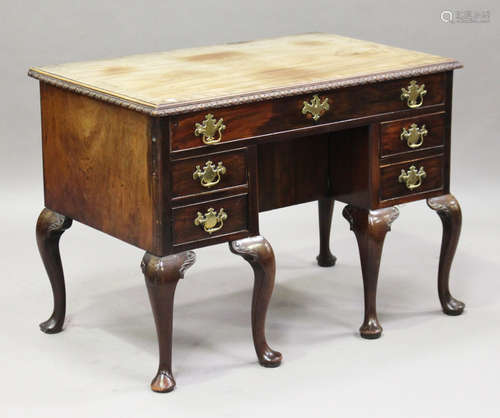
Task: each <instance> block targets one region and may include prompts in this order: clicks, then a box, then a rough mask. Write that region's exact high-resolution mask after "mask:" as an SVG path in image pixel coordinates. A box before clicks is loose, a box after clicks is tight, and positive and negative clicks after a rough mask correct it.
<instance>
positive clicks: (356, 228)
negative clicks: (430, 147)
mask: <svg viewBox="0 0 500 418" xmlns="http://www.w3.org/2000/svg"><path fill="white" fill-rule="evenodd" d="M342 214H343V216H344V218H346V219H347V221H349V223H350V225H351V230H352V231H353V232H354V234H355V235H356V239H357V241H358V247H359V256H360V259H361V270H362V273H363V285H364V297H365V318H364V321H363V325H361V328H360V330H359V331H360V333H361V336H362V337H363V338H368V339H374V338H379V337H380V336H381V335H382V326H381V325H380V323H379V321H378V318H377V282H378V273H379V268H380V258H381V256H382V249H383V246H384V239H385V235H386V233H387V232H388V231H390V230H391V224H392V222H394V220H395V219H396V218H397V217H398V215H399V211H398V209H397V208H395V207H392V208H386V209H378V210H368V209H360V208H357V207H354V206H351V205H347V206H346V207H345V208H344V211H343V212H342Z"/></svg>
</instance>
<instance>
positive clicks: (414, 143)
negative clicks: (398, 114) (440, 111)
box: [400, 123, 429, 148]
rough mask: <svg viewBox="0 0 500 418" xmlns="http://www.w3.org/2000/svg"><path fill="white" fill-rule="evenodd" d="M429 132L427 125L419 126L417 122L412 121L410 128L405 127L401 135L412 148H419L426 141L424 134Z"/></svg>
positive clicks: (402, 139)
mask: <svg viewBox="0 0 500 418" xmlns="http://www.w3.org/2000/svg"><path fill="white" fill-rule="evenodd" d="M428 133H429V132H428V131H427V129H426V128H425V125H422V127H421V128H419V127H418V126H417V124H416V123H412V124H411V125H410V129H408V130H406V128H403V130H402V131H401V136H400V137H401V141H406V143H407V145H408V146H409V147H410V148H418V147H421V146H422V144H423V143H424V136H426V135H427V134H428Z"/></svg>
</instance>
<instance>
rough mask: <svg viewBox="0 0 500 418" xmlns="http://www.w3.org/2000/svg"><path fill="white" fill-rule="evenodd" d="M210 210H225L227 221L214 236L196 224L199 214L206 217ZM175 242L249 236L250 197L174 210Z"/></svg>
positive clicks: (242, 196)
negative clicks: (234, 235) (233, 235)
mask: <svg viewBox="0 0 500 418" xmlns="http://www.w3.org/2000/svg"><path fill="white" fill-rule="evenodd" d="M210 208H213V209H214V210H215V212H219V210H220V209H224V212H225V213H226V214H227V220H225V221H224V225H223V227H222V228H221V229H220V230H219V231H216V232H214V233H212V234H209V233H207V232H205V231H204V230H203V227H202V226H197V225H195V224H194V220H195V218H196V216H197V213H198V212H200V213H201V214H202V215H204V214H205V213H206V212H207V211H208V210H209V209H210ZM172 217H173V242H174V244H183V243H188V242H192V241H201V240H210V239H212V238H215V237H217V236H219V235H224V236H225V237H226V239H230V234H234V233H241V232H243V233H245V234H247V235H249V234H250V233H249V223H248V195H246V194H244V195H240V196H237V197H230V198H226V199H217V200H210V201H207V202H204V203H199V204H194V205H189V206H182V207H179V208H175V209H174V210H173V216H172Z"/></svg>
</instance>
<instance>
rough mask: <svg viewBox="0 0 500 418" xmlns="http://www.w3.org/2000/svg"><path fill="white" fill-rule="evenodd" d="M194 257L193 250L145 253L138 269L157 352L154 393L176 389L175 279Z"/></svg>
mask: <svg viewBox="0 0 500 418" xmlns="http://www.w3.org/2000/svg"><path fill="white" fill-rule="evenodd" d="M195 259H196V257H195V254H194V252H192V251H186V252H184V253H179V254H174V255H170V256H167V257H156V256H154V255H151V254H149V253H146V254H145V255H144V258H143V259H142V263H141V268H142V272H143V273H144V278H145V279H146V287H147V289H148V294H149V300H150V302H151V308H152V310H153V315H154V319H155V324H156V332H157V334H158V346H159V351H160V360H159V366H158V372H157V374H156V376H155V377H154V379H153V381H152V382H151V389H152V390H153V391H155V392H170V391H172V390H173V389H174V388H175V380H174V377H173V375H172V319H173V310H174V293H175V288H176V286H177V282H178V281H179V279H182V278H183V277H184V272H185V271H186V270H187V269H188V268H189V267H191V266H192V265H193V264H194V261H195Z"/></svg>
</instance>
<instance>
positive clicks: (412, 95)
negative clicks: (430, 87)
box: [401, 80, 427, 109]
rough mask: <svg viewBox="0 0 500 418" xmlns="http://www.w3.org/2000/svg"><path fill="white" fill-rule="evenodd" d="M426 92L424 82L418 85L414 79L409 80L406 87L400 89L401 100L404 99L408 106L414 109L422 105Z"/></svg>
mask: <svg viewBox="0 0 500 418" xmlns="http://www.w3.org/2000/svg"><path fill="white" fill-rule="evenodd" d="M426 94H427V90H425V84H421V85H418V84H417V82H416V81H415V80H411V81H410V84H409V85H408V88H406V89H405V88H404V87H403V88H402V89H401V100H403V101H404V100H406V104H407V105H408V107H409V108H412V109H414V108H416V107H420V106H422V103H424V96H425V95H426Z"/></svg>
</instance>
